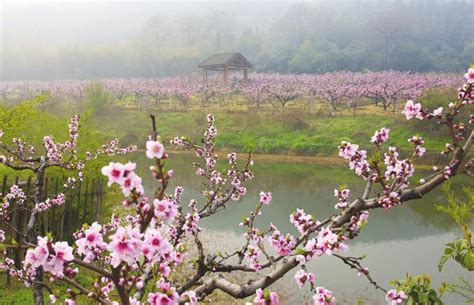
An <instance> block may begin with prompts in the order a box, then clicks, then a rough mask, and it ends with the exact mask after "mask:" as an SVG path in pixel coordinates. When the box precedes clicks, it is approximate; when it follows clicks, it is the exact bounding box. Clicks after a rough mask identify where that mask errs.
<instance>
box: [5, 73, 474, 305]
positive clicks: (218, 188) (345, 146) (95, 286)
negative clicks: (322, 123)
mask: <svg viewBox="0 0 474 305" xmlns="http://www.w3.org/2000/svg"><path fill="white" fill-rule="evenodd" d="M473 74H474V70H472V69H470V70H469V72H468V73H467V74H466V78H467V80H468V82H467V83H466V84H465V85H464V86H463V87H462V88H460V89H459V98H458V99H457V101H455V102H452V103H450V104H449V105H448V107H447V108H446V109H436V110H434V111H433V110H429V109H424V108H423V107H422V106H421V105H420V104H418V103H416V102H413V101H408V102H407V103H406V105H405V107H404V111H403V112H404V114H405V116H406V118H407V119H413V118H416V119H419V120H426V121H428V120H435V121H436V122H437V123H438V124H442V125H446V126H447V128H448V130H449V132H450V135H451V139H450V142H449V143H447V144H446V147H445V148H444V150H443V153H445V154H448V155H451V157H450V161H449V162H447V163H446V164H443V165H442V166H440V167H437V168H435V170H434V173H433V174H432V175H430V176H429V177H426V178H425V179H422V180H421V181H419V182H416V183H413V184H412V182H411V180H412V179H411V177H412V176H413V174H414V170H415V167H414V164H415V162H416V160H417V158H419V157H421V156H422V155H423V154H424V152H425V149H424V147H423V144H424V139H422V138H421V137H419V136H414V137H412V138H410V139H408V140H409V141H410V143H412V144H413V152H412V154H411V155H410V156H408V157H402V153H400V152H399V150H398V149H397V148H396V147H392V146H388V147H386V143H387V142H388V141H389V137H390V130H389V129H387V128H381V129H380V130H378V131H376V132H375V134H374V136H373V137H372V138H371V143H372V145H373V149H371V151H372V152H371V153H369V152H368V151H366V150H364V149H362V148H361V147H360V146H359V145H357V144H353V143H349V142H342V143H341V145H340V146H339V156H340V157H341V158H343V159H345V160H346V161H347V163H348V166H349V168H350V169H351V170H353V171H354V172H355V174H356V175H357V176H359V177H360V178H361V179H363V180H365V182H366V187H365V188H364V190H363V192H362V194H356V195H354V194H352V192H351V191H350V189H348V188H341V189H337V190H335V192H334V195H335V200H334V202H333V203H328V204H335V213H334V214H333V215H330V216H328V217H326V218H324V219H316V218H315V217H313V216H312V215H310V214H308V213H306V212H305V211H304V210H302V209H297V210H296V211H295V212H293V213H292V214H291V215H289V221H290V222H291V223H292V224H293V225H294V226H295V227H296V229H297V232H298V234H297V235H292V234H290V233H286V232H281V231H280V230H279V229H278V228H277V227H276V226H275V225H270V226H269V227H267V228H259V227H257V226H256V221H255V220H256V219H257V218H258V217H259V216H260V215H261V214H262V213H263V212H264V210H265V209H266V208H268V207H269V206H271V202H272V194H271V193H270V192H267V191H262V192H261V193H260V195H259V198H256V202H257V204H256V206H255V209H254V210H252V211H250V212H249V213H248V215H247V216H245V217H243V218H242V220H241V222H240V226H241V227H242V228H244V229H245V233H244V234H243V236H242V246H241V247H239V248H237V249H235V251H234V252H232V253H225V254H222V253H221V251H219V249H215V253H213V252H210V253H209V252H207V251H206V250H205V247H204V246H203V242H202V241H201V234H202V232H203V230H205V229H204V228H201V227H200V225H199V223H200V220H202V219H204V218H207V217H216V215H217V214H219V212H221V211H222V210H223V209H225V208H227V207H229V208H230V203H231V202H238V201H239V200H240V199H241V198H242V197H243V196H245V195H246V192H247V188H246V184H247V183H249V182H250V181H251V180H252V178H253V176H254V174H253V172H252V170H251V169H252V165H253V161H252V159H251V155H249V156H248V157H247V158H246V159H245V160H244V162H243V163H241V162H239V163H237V154H236V153H229V154H228V155H227V157H226V163H227V165H226V166H225V168H221V167H217V162H218V160H219V156H218V154H217V152H216V150H215V145H214V144H215V139H216V136H217V129H216V127H215V125H214V117H213V116H212V115H208V117H207V122H208V126H207V129H206V131H205V133H204V137H203V139H202V142H201V143H199V144H196V143H192V142H191V141H189V140H188V139H187V138H185V137H177V138H175V139H173V140H172V141H171V144H172V145H178V146H181V147H183V148H185V149H188V150H191V151H194V153H195V154H196V156H197V158H198V161H196V162H195V163H194V167H195V171H196V175H197V176H198V177H199V178H200V179H202V181H203V183H202V189H201V192H202V194H203V195H204V200H203V201H202V202H198V201H197V200H194V199H192V200H190V201H189V202H183V199H182V194H183V192H185V190H184V189H183V188H182V187H180V186H177V187H176V188H175V189H174V190H168V184H169V182H170V180H171V179H173V171H172V170H171V169H168V168H167V167H166V161H167V159H168V158H169V157H170V156H169V154H168V153H167V150H166V147H165V146H164V145H163V143H164V140H163V139H162V138H161V137H160V136H159V134H158V133H157V130H156V125H155V123H154V118H153V117H152V121H153V124H152V126H153V132H152V134H151V136H150V137H149V139H148V141H147V143H146V148H147V150H146V156H147V157H148V158H149V159H150V160H151V162H152V163H153V165H152V166H151V167H150V175H151V176H152V177H154V179H155V181H156V189H155V190H154V192H152V193H150V194H146V192H145V190H144V187H143V185H142V179H141V177H139V176H138V175H137V174H136V173H135V169H136V164H134V163H131V162H129V163H126V164H121V163H116V162H115V163H114V162H112V163H110V164H109V165H107V166H105V167H104V168H103V169H102V173H103V174H104V175H106V176H107V177H108V181H109V185H112V184H117V185H118V186H119V187H120V188H121V190H122V191H123V194H124V196H125V199H124V201H123V202H122V205H123V206H124V208H125V209H127V212H126V213H124V214H125V215H124V216H118V215H114V216H112V217H111V219H110V221H108V222H105V223H102V224H99V223H93V224H90V225H84V227H83V228H82V229H80V230H79V231H77V232H76V233H75V234H74V238H75V243H74V244H73V245H68V244H67V243H65V242H61V241H55V240H54V239H52V238H51V237H47V236H46V237H45V236H39V237H37V239H36V240H28V241H25V242H23V245H24V246H26V247H28V248H29V249H28V251H27V254H26V257H25V260H24V262H23V268H22V269H21V270H17V269H15V267H14V265H12V264H11V261H10V260H9V259H8V258H6V259H5V260H4V261H3V263H2V268H4V269H6V270H7V271H8V272H10V274H12V275H13V276H16V277H17V278H18V279H20V280H22V281H24V282H25V284H26V285H31V284H34V283H37V279H36V278H35V270H36V269H37V268H38V267H40V266H42V267H43V269H44V271H45V272H46V273H47V274H48V281H42V282H41V283H39V284H41V285H43V286H44V287H47V289H48V291H49V292H50V302H51V303H54V302H55V301H56V299H58V298H59V296H58V295H57V294H56V292H55V290H54V283H55V282H57V281H63V282H65V283H66V284H67V285H68V286H69V287H70V289H68V290H67V296H66V298H65V299H62V300H61V301H63V302H64V303H65V304H75V302H76V300H77V299H78V297H79V296H81V295H83V296H86V297H88V298H90V299H93V300H94V301H95V302H97V303H100V304H118V302H120V303H121V304H126V305H129V304H132V305H133V304H144V303H146V304H152V305H157V304H196V303H197V302H198V301H202V300H205V299H206V297H207V296H209V295H210V294H212V293H213V292H214V291H215V290H220V291H222V292H224V293H225V294H227V295H229V296H230V297H233V298H238V299H243V298H247V297H250V296H253V295H255V297H254V299H253V302H254V303H255V304H265V305H266V304H273V305H275V304H278V303H279V298H278V295H277V294H276V293H275V292H272V291H270V290H269V288H268V287H270V285H272V284H273V283H275V282H277V281H278V280H279V279H281V278H282V277H284V276H285V275H286V274H287V273H288V272H289V271H290V270H293V269H298V270H297V272H296V275H295V277H294V279H295V281H296V285H297V286H298V287H299V288H302V287H304V286H309V287H310V289H311V291H312V292H313V293H314V296H313V300H314V304H315V305H330V304H335V303H336V296H334V295H333V293H332V292H331V291H330V289H328V288H325V287H323V285H322V283H319V282H318V281H317V276H315V274H314V273H312V272H311V271H310V270H308V265H307V263H308V262H310V261H312V260H315V259H317V258H318V257H321V256H334V257H337V258H339V259H340V260H341V262H343V263H345V264H347V265H348V266H350V267H351V268H354V269H356V270H357V271H358V273H359V275H361V276H364V277H366V278H367V279H368V281H369V282H370V283H371V284H372V285H374V286H375V287H376V288H377V289H380V290H382V291H384V293H385V294H386V295H385V297H386V300H387V302H388V303H389V304H401V303H403V302H404V301H405V300H406V299H407V293H408V292H406V291H403V290H401V289H398V288H397V289H392V290H389V291H387V290H386V289H384V288H382V287H381V286H379V284H377V282H376V281H375V280H374V279H373V278H372V275H371V273H370V272H369V270H368V269H367V268H364V267H363V266H362V265H361V258H357V257H351V256H344V255H343V254H342V253H343V252H346V251H348V248H349V246H348V245H349V243H350V240H352V239H354V238H357V236H358V234H359V233H360V231H361V229H362V228H363V227H364V224H365V223H366V222H367V221H368V219H369V211H370V210H373V209H380V208H381V209H391V208H393V207H395V206H398V205H401V204H403V203H404V202H407V201H409V200H414V199H419V198H422V197H423V196H424V195H425V194H427V193H429V192H430V191H432V190H433V189H435V188H436V187H438V186H439V185H441V184H442V183H443V182H445V181H447V180H449V179H451V178H452V177H453V176H455V175H457V174H459V173H461V172H469V171H470V169H471V167H472V159H471V160H466V156H467V155H468V153H469V150H470V148H471V146H472V142H473V140H474V139H473V138H474V134H473V132H472V131H471V128H470V127H469V126H470V125H472V124H473V123H474V117H473V116H472V115H471V116H470V118H469V122H463V121H461V119H460V116H459V114H460V113H461V112H462V111H463V110H465V108H466V107H467V106H472V104H473V101H474V96H473V92H472V86H473V82H474V75H473ZM239 164H243V165H242V166H241V165H239ZM17 192H20V191H17ZM17 197H21V196H17ZM186 205H187V207H186ZM191 245H192V247H193V248H195V249H196V250H195V251H196V253H193V254H192V255H191V254H190V253H191V250H190V247H191ZM271 248H273V250H271ZM273 252H274V253H276V254H274V255H270V253H273ZM190 264H191V265H193V266H194V272H193V273H192V274H189V275H188V276H183V273H182V270H183V268H184V267H185V266H189V265H190ZM83 270H88V271H89V273H93V274H95V276H94V279H93V283H92V284H91V285H89V286H84V285H81V284H80V283H79V282H78V281H77V280H76V276H77V274H78V273H80V272H83ZM257 271H259V272H258V273H257ZM235 272H246V273H249V274H252V275H253V276H254V279H253V280H252V281H250V282H247V283H240V282H238V281H237V280H236V279H235V277H232V274H233V273H235ZM229 275H230V276H229ZM37 284H38V283H37Z"/></svg>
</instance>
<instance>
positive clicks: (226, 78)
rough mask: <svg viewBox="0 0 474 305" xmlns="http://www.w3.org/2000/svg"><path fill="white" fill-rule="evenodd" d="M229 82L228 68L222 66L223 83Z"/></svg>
mask: <svg viewBox="0 0 474 305" xmlns="http://www.w3.org/2000/svg"><path fill="white" fill-rule="evenodd" d="M227 83H229V69H228V68H227V66H224V84H227Z"/></svg>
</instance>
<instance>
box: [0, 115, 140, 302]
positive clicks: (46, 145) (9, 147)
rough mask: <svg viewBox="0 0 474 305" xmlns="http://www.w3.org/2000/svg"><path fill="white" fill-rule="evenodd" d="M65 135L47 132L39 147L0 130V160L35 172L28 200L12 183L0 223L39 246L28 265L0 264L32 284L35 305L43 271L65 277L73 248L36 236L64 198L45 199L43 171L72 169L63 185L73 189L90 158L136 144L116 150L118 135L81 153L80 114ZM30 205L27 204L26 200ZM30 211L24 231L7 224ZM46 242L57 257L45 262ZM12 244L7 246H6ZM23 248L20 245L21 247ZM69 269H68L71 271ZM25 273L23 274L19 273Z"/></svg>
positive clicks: (39, 297)
mask: <svg viewBox="0 0 474 305" xmlns="http://www.w3.org/2000/svg"><path fill="white" fill-rule="evenodd" d="M68 127H69V130H68V138H67V140H66V141H65V142H63V143H59V142H57V141H55V140H54V138H53V137H52V136H50V135H47V136H45V137H44V138H43V142H42V146H43V147H42V148H40V149H37V148H35V147H34V146H33V145H30V144H28V143H27V142H26V141H24V140H22V139H21V138H13V139H12V143H11V144H7V143H4V142H3V141H1V138H3V136H4V132H3V131H0V152H1V153H3V154H2V155H0V163H1V164H3V165H5V166H7V167H9V168H11V169H13V170H17V171H30V172H31V173H33V175H34V178H35V179H34V180H35V181H34V196H33V198H29V197H28V195H29V194H25V192H24V191H23V190H22V189H21V188H20V187H19V186H18V185H13V186H12V187H11V188H10V190H9V192H8V193H7V194H2V195H3V201H2V204H1V205H0V219H1V220H2V225H4V226H6V227H7V228H9V229H10V230H11V231H12V232H15V233H17V235H18V236H19V237H20V238H21V239H20V240H19V241H16V242H17V243H18V242H19V243H22V244H24V245H30V244H38V246H39V247H37V248H36V249H35V250H34V251H28V252H27V255H26V258H25V262H30V267H29V268H28V269H26V268H25V270H14V269H10V268H9V267H11V266H12V264H13V263H14V262H13V260H11V259H9V258H5V260H4V261H3V262H2V268H4V269H5V268H6V269H10V274H11V275H13V276H17V277H18V278H20V279H22V278H24V279H28V283H29V284H31V285H33V288H34V299H35V301H34V302H35V304H38V303H40V304H42V303H43V300H42V299H43V292H42V290H43V286H44V285H43V284H42V281H43V273H44V272H48V273H51V274H52V275H59V276H61V277H64V272H66V271H67V270H63V266H62V264H61V261H63V260H70V259H72V258H73V256H72V251H71V248H70V247H69V246H68V244H67V243H66V242H57V243H54V244H48V242H49V241H50V240H49V239H48V238H47V237H40V236H37V235H38V232H37V223H36V222H37V219H38V217H39V215H40V214H41V213H43V212H45V211H47V210H48V209H49V208H51V207H53V206H60V205H62V204H64V202H65V199H66V197H65V194H64V192H61V193H58V194H52V195H50V196H49V197H48V198H44V197H45V195H44V189H43V186H44V183H45V175H46V172H47V171H48V170H49V169H52V168H61V169H64V170H66V172H69V173H70V176H69V177H68V178H67V180H66V181H65V184H64V189H68V188H74V185H75V183H76V182H78V181H82V180H83V179H84V172H83V170H84V167H85V165H86V163H87V162H88V161H90V160H92V159H96V158H97V157H98V156H100V155H108V156H114V155H116V154H126V153H129V152H132V151H134V150H135V149H136V147H135V146H130V147H126V148H120V147H119V146H118V144H119V142H118V140H117V139H114V140H112V141H111V142H110V143H107V144H105V145H103V146H102V147H101V148H100V149H98V150H96V151H95V152H89V151H88V152H86V153H85V156H83V157H81V156H79V154H78V152H77V140H78V137H79V116H77V115H74V116H72V118H71V120H70V123H69V125H68ZM30 203H31V204H30ZM25 209H26V210H29V212H30V213H29V215H30V216H29V220H28V223H27V227H26V232H25V233H24V232H23V229H22V228H19V227H15V226H13V225H12V224H10V223H9V219H10V217H11V215H12V214H13V213H14V212H15V211H16V210H25ZM4 241H5V232H4V231H3V230H0V242H4ZM40 245H43V247H46V246H50V247H51V249H52V253H55V257H51V258H50V259H49V260H48V261H46V260H44V258H45V255H47V252H44V251H43V250H45V249H46V248H43V247H40ZM10 246H11V245H10ZM19 246H21V245H19ZM71 270H72V269H71ZM23 271H25V272H23Z"/></svg>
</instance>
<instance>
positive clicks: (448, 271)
mask: <svg viewBox="0 0 474 305" xmlns="http://www.w3.org/2000/svg"><path fill="white" fill-rule="evenodd" d="M133 159H135V161H136V162H138V163H139V167H138V168H139V169H140V170H141V172H139V173H138V174H139V175H140V176H142V177H143V178H144V180H145V188H146V189H147V191H148V190H151V189H152V187H153V185H152V183H153V181H152V179H150V178H149V174H148V172H147V171H146V169H147V168H148V166H149V165H150V163H149V160H147V159H146V158H144V157H142V156H141V155H138V156H134V158H133ZM192 161H193V157H192V156H191V155H185V154H178V155H173V156H172V158H171V159H170V160H169V161H168V165H167V168H168V169H173V170H174V176H173V179H172V180H173V184H171V187H174V186H175V185H176V183H179V185H181V186H183V187H184V188H185V193H184V194H185V195H184V199H185V200H189V199H191V198H195V199H197V200H198V201H199V199H201V198H202V196H201V195H200V193H199V188H200V183H201V181H199V179H196V176H195V174H194V169H193V167H192ZM254 172H255V179H254V180H253V182H251V184H250V185H249V187H248V193H247V195H246V196H245V197H244V199H243V200H242V201H240V202H237V203H233V202H231V203H230V204H229V206H228V207H227V209H225V210H223V211H222V212H220V213H219V214H218V215H217V217H212V220H211V219H209V218H208V219H204V220H203V221H202V222H201V226H202V227H203V228H204V229H205V231H207V232H210V233H208V234H212V232H218V234H214V235H213V236H217V237H216V238H218V239H221V241H222V242H224V243H225V244H227V245H229V246H230V247H232V246H234V247H237V246H238V245H240V243H239V242H240V241H241V239H240V238H241V234H242V233H243V230H242V229H241V228H239V226H238V223H239V221H240V218H241V216H243V215H247V214H248V212H249V211H250V210H252V209H253V207H254V206H255V204H256V203H257V200H258V193H259V192H260V190H265V191H267V190H268V191H271V192H272V193H273V201H272V207H271V208H267V209H265V210H264V213H263V215H262V216H261V217H260V218H259V219H258V222H257V225H258V226H260V227H261V228H267V227H268V225H269V224H270V223H273V224H275V225H276V226H277V227H278V228H279V229H280V231H282V232H283V233H285V232H290V233H292V234H296V229H295V228H294V227H293V225H291V224H290V222H289V218H288V215H289V214H290V213H292V212H293V211H294V210H295V209H296V208H303V209H304V210H305V211H307V212H309V213H311V214H312V215H314V216H315V217H316V218H318V219H323V218H325V217H326V216H328V215H331V214H332V213H334V204H335V202H336V201H335V198H334V197H333V190H334V188H337V187H338V186H339V184H340V183H341V182H343V183H345V184H346V185H347V186H348V187H349V188H350V189H351V191H352V194H359V193H360V191H361V189H362V188H363V181H361V180H359V179H358V178H355V177H354V175H353V174H352V173H351V172H350V171H349V170H348V169H346V168H344V167H343V166H325V165H313V164H307V165H305V164H276V163H265V164H258V163H257V164H256V165H255V166H254ZM466 183H468V180H467V179H462V178H461V177H456V178H455V179H454V187H455V188H460V186H462V185H464V184H466ZM443 200H444V195H443V193H442V192H440V191H435V192H432V193H430V194H429V195H428V196H426V197H425V198H423V199H422V200H418V201H413V202H409V203H407V204H406V205H404V206H400V207H397V208H393V209H390V210H376V211H371V215H370V218H369V222H368V225H367V227H366V228H365V230H364V231H363V232H362V233H361V234H360V236H359V237H358V238H357V239H356V240H354V241H351V242H350V243H349V246H350V250H349V252H348V253H347V255H350V256H359V255H364V254H367V255H368V256H367V258H366V260H365V265H366V266H367V267H368V268H369V269H370V271H371V272H372V273H373V277H374V278H375V279H376V280H377V281H378V282H379V283H380V284H381V285H382V286H384V287H388V282H389V281H390V280H392V279H399V278H403V277H404V276H405V273H406V272H410V273H411V274H424V273H429V274H431V275H432V277H433V281H434V285H438V284H439V283H440V282H441V281H448V282H449V281H455V280H456V279H457V278H458V277H459V276H461V275H464V276H465V277H466V278H467V279H468V280H470V281H472V280H473V276H472V275H470V274H469V272H467V271H464V270H463V269H462V268H461V267H459V266H458V265H457V264H456V263H453V262H448V263H447V264H446V267H445V268H444V270H443V272H442V273H439V272H438V270H437V264H438V260H439V257H440V256H441V255H442V252H443V248H444V245H445V244H446V243H447V242H450V241H452V240H453V239H454V238H455V236H456V234H458V235H459V234H460V233H459V232H458V230H457V228H456V226H454V225H452V222H451V221H450V220H449V219H448V218H446V217H445V216H444V215H441V214H440V213H438V212H436V211H434V209H433V204H435V203H442V202H443ZM216 243H219V241H216ZM311 270H314V272H315V274H316V280H317V284H318V285H322V286H325V287H327V288H329V289H332V290H334V291H335V292H336V294H338V295H341V296H344V299H346V300H350V299H351V296H352V295H354V294H356V295H363V296H366V297H370V298H372V299H375V300H379V301H383V296H382V295H381V294H380V293H379V292H376V291H374V289H373V288H372V287H371V286H369V285H368V284H367V281H366V280H365V279H359V278H358V277H357V275H356V272H355V271H353V270H350V269H349V268H348V267H347V266H345V265H344V264H341V263H340V262H339V261H338V259H336V258H332V257H323V258H321V259H320V260H317V261H314V262H312V264H311ZM292 275H293V274H291V276H288V277H286V278H285V280H284V281H285V285H287V287H288V290H289V291H290V293H293V292H294V293H295V295H297V296H299V297H301V298H303V297H304V299H305V300H308V298H307V297H308V296H307V295H306V296H305V294H307V293H308V292H307V291H304V290H303V291H297V290H298V288H297V287H296V285H295V284H294V280H293V276H292ZM446 301H447V304H457V303H458V302H459V300H458V299H456V298H451V299H449V298H447V299H446ZM353 303H355V301H354V302H352V303H351V304H353Z"/></svg>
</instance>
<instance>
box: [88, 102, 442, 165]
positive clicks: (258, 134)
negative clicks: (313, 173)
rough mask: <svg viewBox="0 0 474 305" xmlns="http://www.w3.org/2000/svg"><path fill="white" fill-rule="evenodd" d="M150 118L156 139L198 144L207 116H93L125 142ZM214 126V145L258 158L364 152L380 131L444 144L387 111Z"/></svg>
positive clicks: (141, 136) (263, 117) (401, 142)
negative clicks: (348, 147) (347, 147)
mask: <svg viewBox="0 0 474 305" xmlns="http://www.w3.org/2000/svg"><path fill="white" fill-rule="evenodd" d="M151 113H153V114H156V117H157V123H158V129H159V132H160V134H161V136H162V137H163V138H165V139H171V138H173V137H175V136H180V135H184V136H188V137H189V138H191V139H192V140H193V141H195V142H199V140H200V139H201V137H202V133H203V131H204V129H205V128H206V121H205V117H206V114H207V112H206V111H205V110H204V111H203V110H201V111H197V110H196V111H188V112H161V113H160V112H158V111H152V110H148V111H142V110H135V109H118V108H107V109H103V110H101V111H100V113H98V114H97V115H96V122H97V127H98V128H99V129H101V130H102V132H104V133H107V134H110V135H115V136H117V137H118V138H120V139H123V140H124V141H125V142H126V143H127V144H131V143H138V144H140V145H141V144H142V143H144V141H145V139H146V135H148V134H149V132H150V120H149V118H148V115H149V114H151ZM213 113H214V114H215V117H216V126H217V128H218V137H217V147H218V148H220V149H227V150H236V151H238V152H246V151H248V150H249V149H253V151H254V152H255V153H261V154H287V155H300V156H335V155H337V146H338V145H339V144H340V142H341V141H342V140H347V141H350V142H353V143H358V144H360V145H361V147H365V148H370V147H371V145H370V142H369V141H370V137H371V136H372V135H373V133H374V132H375V130H378V129H380V128H381V127H387V128H390V129H391V133H390V140H389V144H390V145H392V146H397V147H399V148H402V149H411V148H412V146H411V144H410V143H408V141H407V139H408V138H410V137H411V136H413V135H414V134H419V135H421V136H423V137H424V138H425V139H426V145H425V146H426V148H427V149H428V150H429V151H430V150H432V151H436V153H437V152H438V151H439V150H441V148H442V147H443V146H444V144H445V143H446V141H447V134H446V133H445V131H443V130H442V129H437V128H436V127H431V126H434V125H435V122H425V126H421V127H422V128H420V126H419V125H418V124H417V122H414V121H407V120H406V119H405V117H404V116H403V115H401V114H400V115H396V114H392V113H390V112H382V111H379V112H374V113H372V114H367V113H360V114H358V113H356V114H352V113H338V114H337V115H336V116H327V115H311V114H307V113H305V112H304V111H301V110H295V109H283V110H281V111H280V112H278V113H274V112H268V111H261V112H252V111H241V112H229V111H214V112H213Z"/></svg>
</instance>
